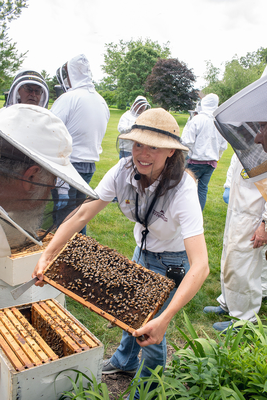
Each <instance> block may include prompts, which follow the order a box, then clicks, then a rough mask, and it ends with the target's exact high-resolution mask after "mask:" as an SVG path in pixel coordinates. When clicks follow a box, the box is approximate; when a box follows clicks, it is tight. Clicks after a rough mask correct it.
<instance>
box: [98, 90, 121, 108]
mask: <svg viewBox="0 0 267 400" xmlns="http://www.w3.org/2000/svg"><path fill="white" fill-rule="evenodd" d="M98 93H99V94H101V96H102V97H103V98H104V99H105V100H106V102H107V105H108V106H109V107H111V106H114V105H116V103H117V93H116V90H98Z"/></svg>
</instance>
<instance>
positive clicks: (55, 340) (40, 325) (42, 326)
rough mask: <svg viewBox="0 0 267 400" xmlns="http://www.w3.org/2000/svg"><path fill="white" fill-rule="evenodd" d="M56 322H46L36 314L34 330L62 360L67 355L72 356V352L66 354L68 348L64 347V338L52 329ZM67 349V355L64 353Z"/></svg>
mask: <svg viewBox="0 0 267 400" xmlns="http://www.w3.org/2000/svg"><path fill="white" fill-rule="evenodd" d="M53 323H54V321H53V320H52V318H50V321H49V320H48V321H46V320H44V319H43V318H42V317H41V316H40V315H38V314H37V313H36V316H35V321H34V325H33V326H34V328H35V329H36V331H37V332H38V333H39V335H40V336H41V337H42V338H43V339H44V341H45V342H46V343H47V345H48V346H49V347H50V348H51V349H52V350H53V352H54V353H55V354H56V355H57V356H58V357H59V358H62V357H64V356H66V355H70V354H71V352H68V354H65V353H66V351H68V348H67V347H66V346H64V342H63V340H62V337H61V336H60V335H59V334H58V333H57V332H56V330H55V329H52V328H51V325H53ZM64 349H65V353H64Z"/></svg>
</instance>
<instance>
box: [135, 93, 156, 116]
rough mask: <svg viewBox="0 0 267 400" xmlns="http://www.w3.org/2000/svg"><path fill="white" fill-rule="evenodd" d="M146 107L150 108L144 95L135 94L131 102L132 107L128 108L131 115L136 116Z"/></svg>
mask: <svg viewBox="0 0 267 400" xmlns="http://www.w3.org/2000/svg"><path fill="white" fill-rule="evenodd" d="M148 108H151V106H150V104H149V102H148V101H147V99H146V98H145V97H144V96H137V97H136V99H135V101H134V102H133V104H132V107H131V108H130V112H131V114H132V115H134V116H135V117H137V116H138V115H140V114H141V113H142V112H144V111H146V110H147V109H148Z"/></svg>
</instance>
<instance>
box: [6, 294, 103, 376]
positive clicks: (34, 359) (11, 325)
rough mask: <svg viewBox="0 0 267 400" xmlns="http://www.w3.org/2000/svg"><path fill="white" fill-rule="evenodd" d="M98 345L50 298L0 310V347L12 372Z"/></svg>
mask: <svg viewBox="0 0 267 400" xmlns="http://www.w3.org/2000/svg"><path fill="white" fill-rule="evenodd" d="M99 343H100V342H99V341H98V340H97V339H96V338H95V337H94V336H93V335H92V334H91V333H90V332H89V331H88V330H86V329H85V328H84V327H83V326H82V325H81V324H80V323H79V322H78V321H77V320H76V319H75V318H74V317H73V316H72V315H71V314H69V313H68V312H67V311H66V310H65V309H64V308H63V307H62V306H61V305H60V304H59V303H58V302H56V301H55V300H53V299H51V300H46V301H40V302H38V303H32V304H31V305H27V306H20V307H11V308H5V309H2V310H0V348H1V349H2V350H3V352H4V353H5V354H6V356H7V357H8V359H9V361H10V362H11V364H12V365H13V367H14V369H15V370H16V371H23V370H25V369H29V368H32V367H35V366H38V365H42V364H45V363H49V362H51V361H53V360H57V359H59V358H62V357H66V356H68V355H71V354H75V353H81V352H82V351H85V350H89V349H91V348H94V347H97V346H98V345H99Z"/></svg>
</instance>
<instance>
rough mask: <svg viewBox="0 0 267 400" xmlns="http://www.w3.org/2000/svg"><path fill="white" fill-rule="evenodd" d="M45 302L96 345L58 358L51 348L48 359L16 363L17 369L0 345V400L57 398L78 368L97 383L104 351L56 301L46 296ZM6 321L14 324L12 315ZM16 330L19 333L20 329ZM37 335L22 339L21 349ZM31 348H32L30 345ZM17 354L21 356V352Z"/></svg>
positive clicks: (86, 330)
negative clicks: (71, 322)
mask: <svg viewBox="0 0 267 400" xmlns="http://www.w3.org/2000/svg"><path fill="white" fill-rule="evenodd" d="M47 302H50V303H51V304H52V306H53V304H54V305H55V307H56V309H57V310H58V313H59V314H60V313H61V312H62V313H63V314H64V315H65V316H66V318H70V320H71V321H73V324H74V325H75V329H79V328H81V330H82V332H84V333H85V335H88V336H89V337H90V338H92V341H93V342H94V343H95V344H96V346H95V347H93V346H92V347H91V348H90V349H85V350H84V351H83V350H82V351H78V352H76V353H73V354H70V355H66V356H63V357H62V358H58V357H57V358H56V357H54V356H53V351H52V350H51V352H50V353H49V356H48V358H47V359H46V360H44V363H40V362H39V363H36V365H30V364H28V365H27V366H26V367H24V368H20V367H19V366H18V365H17V366H18V368H17V370H16V368H15V367H14V365H13V364H12V362H11V361H10V359H9V358H8V356H7V355H6V353H5V352H4V350H2V349H1V348H0V365H1V369H0V394H1V400H14V399H18V398H19V399H20V400H36V398H44V399H55V398H59V397H60V395H61V394H62V392H63V391H65V390H70V389H71V387H72V384H71V382H70V380H69V379H68V376H70V377H71V378H72V379H74V380H75V377H76V372H75V371H73V370H79V371H81V372H83V373H84V374H86V375H89V376H90V375H92V374H94V376H95V378H96V380H97V382H100V380H101V373H102V362H103V361H102V360H103V353H104V346H103V344H102V343H101V342H100V341H99V340H98V339H97V338H96V337H95V336H94V335H93V334H92V333H91V332H90V331H88V329H86V328H85V327H84V326H83V325H82V324H81V323H80V322H79V321H78V320H77V319H76V318H75V317H73V316H72V315H71V314H70V313H69V312H68V311H67V310H66V309H64V307H62V306H61V305H60V304H59V303H58V302H57V301H56V300H54V299H50V300H47V301H45V303H47ZM41 303H44V302H43V301H41V302H39V303H38V302H37V303H29V304H24V305H21V306H17V307H12V308H14V309H18V310H22V309H23V310H25V309H27V308H31V307H33V306H35V305H38V306H39V304H40V305H41ZM4 310H6V311H9V309H1V310H0V312H1V313H2V312H4ZM63 314H62V315H63ZM5 315H7V316H8V312H6V313H5ZM62 318H64V316H63V317H62ZM16 319H17V313H15V314H14V320H15V321H16ZM62 320H63V319H62ZM10 321H11V322H12V323H14V321H13V320H12V318H10ZM6 325H8V323H6ZM23 326H25V325H23ZM77 327H78V328H77ZM33 330H34V328H33ZM20 332H21V333H22V330H21V328H20ZM37 336H38V334H36V333H35V334H34V335H32V336H31V338H30V339H29V337H27V338H25V343H24V341H23V340H22V341H21V348H22V349H23V347H24V349H26V347H25V346H26V342H27V343H30V340H36V337H37ZM26 339H27V340H26ZM9 343H10V342H9ZM31 348H32V349H33V347H31ZM35 351H36V348H35ZM15 356H16V354H15ZM20 357H21V359H23V357H22V356H21V355H20ZM31 357H32V356H31ZM59 373H60V374H59Z"/></svg>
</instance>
